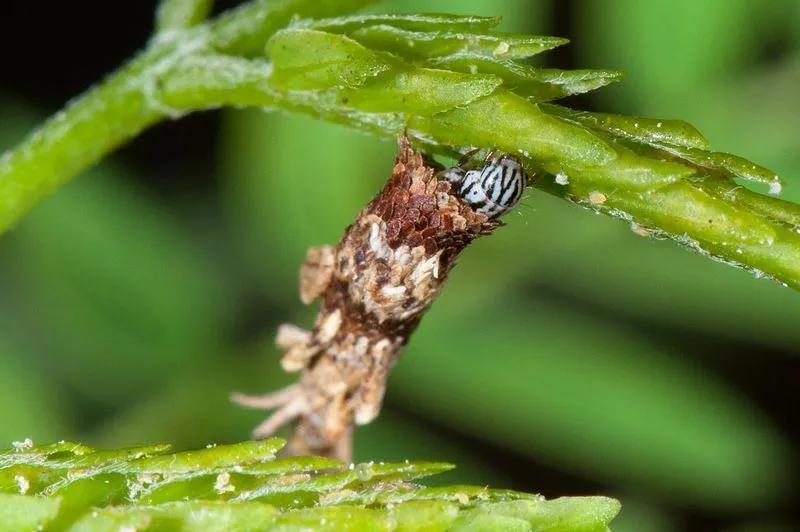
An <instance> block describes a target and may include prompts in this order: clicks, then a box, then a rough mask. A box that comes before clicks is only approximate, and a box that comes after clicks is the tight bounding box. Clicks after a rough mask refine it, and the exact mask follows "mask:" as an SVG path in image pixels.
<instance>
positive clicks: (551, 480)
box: [0, 0, 800, 531]
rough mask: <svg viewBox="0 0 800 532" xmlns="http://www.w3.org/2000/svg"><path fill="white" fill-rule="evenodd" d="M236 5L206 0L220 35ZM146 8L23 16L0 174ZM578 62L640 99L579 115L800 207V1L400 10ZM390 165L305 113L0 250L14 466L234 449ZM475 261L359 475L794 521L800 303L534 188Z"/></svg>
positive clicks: (156, 157)
mask: <svg viewBox="0 0 800 532" xmlns="http://www.w3.org/2000/svg"><path fill="white" fill-rule="evenodd" d="M234 3H235V2H232V1H229V2H218V4H219V9H222V8H224V7H229V6H230V5H233V4H234ZM153 9H154V2H123V3H114V4H113V7H112V4H110V3H108V2H102V1H99V0H93V1H85V2H57V1H55V0H48V1H44V0H42V1H39V2H35V3H32V2H23V1H18V2H15V1H9V2H4V3H3V10H2V11H3V12H2V14H0V57H2V68H0V148H5V147H8V146H10V145H12V144H13V143H14V142H15V141H17V140H19V139H20V138H21V136H22V135H23V134H24V132H25V131H26V130H27V129H28V128H29V127H30V126H31V124H33V123H35V122H36V120H38V119H40V118H41V117H42V116H45V115H46V114H48V113H51V112H53V111H55V110H56V109H58V108H59V107H60V106H61V105H62V104H63V103H64V102H65V101H66V100H67V99H69V98H70V97H71V96H74V95H76V94H78V93H79V92H80V91H81V90H83V89H84V88H86V87H87V86H89V85H90V84H91V83H92V82H94V81H96V80H98V79H99V78H100V77H101V76H102V75H103V74H104V73H106V72H108V71H110V70H111V69H113V68H114V66H116V65H118V64H119V63H120V62H121V61H123V60H124V59H125V58H126V57H128V56H130V54H132V53H133V52H135V51H136V50H137V49H138V48H139V47H141V46H142V44H143V43H144V41H145V39H146V38H147V36H148V34H149V31H150V26H151V19H152V12H153ZM376 10H388V11H394V12H410V11H429V12H430V11H436V12H456V13H464V14H485V15H498V14H499V15H503V16H504V18H505V20H504V22H503V28H504V29H507V30H513V31H525V32H536V33H544V34H554V35H560V36H566V37H569V38H571V39H572V41H573V44H571V45H570V46H568V47H565V48H563V49H560V50H557V51H555V52H553V53H550V54H548V55H546V56H543V57H542V58H541V59H539V63H540V64H543V65H550V66H558V67H562V68H580V67H584V68H586V67H608V68H617V69H621V70H624V71H625V72H626V74H627V79H626V80H625V81H623V82H622V83H621V84H618V85H616V86H612V87H609V88H606V89H603V90H601V91H599V92H597V93H596V94H592V95H590V96H588V97H580V98H576V99H573V100H572V101H570V102H568V103H569V104H571V105H575V106H578V107H581V108H584V109H589V110H604V111H615V112H623V113H629V114H640V115H644V116H653V117H661V118H683V119H686V120H689V121H690V122H692V123H694V124H695V125H696V126H698V127H699V128H700V129H701V130H702V131H703V132H704V133H706V134H707V136H708V137H709V139H710V140H711V142H712V144H713V146H714V147H715V149H719V150H723V151H732V152H735V153H738V154H741V155H744V156H746V157H749V158H752V159H753V160H755V161H757V162H759V163H762V164H764V165H766V166H768V167H770V168H772V169H774V170H776V171H777V172H778V173H779V174H780V175H781V176H782V177H784V178H785V179H786V181H787V182H788V187H787V189H786V192H785V195H786V196H787V197H788V198H790V199H793V200H800V133H798V125H799V124H800V3H799V2H797V1H796V0H785V1H783V0H772V1H770V2H756V1H752V0H713V1H712V0H704V1H703V2H697V1H694V0H681V1H678V0H670V1H667V0H659V1H650V2H641V1H638V0H608V1H599V0H596V1H588V0H587V1H578V0H573V1H565V0H561V1H557V0H553V1H544V0H540V1H527V0H425V1H422V0H397V1H393V2H385V3H384V4H382V5H381V6H380V7H379V8H378V9H376ZM393 155H394V146H393V145H392V144H391V143H387V142H381V141H379V140H376V139H373V138H370V137H366V136H362V135H359V134H356V133H353V132H351V131H348V130H346V129H343V128H341V127H338V126H333V125H329V124H323V123H317V122H314V121H312V120H309V119H307V118H303V117H296V116H286V115H278V114H265V113H262V112H259V111H255V110H248V111H224V112H221V113H205V114H199V115H194V116H190V117H187V118H185V119H183V120H181V121H178V122H174V123H169V124H163V125H160V126H158V127H157V128H155V129H153V130H151V131H149V132H147V133H145V134H144V135H142V136H141V137H140V138H137V139H136V140H134V141H133V142H132V143H131V144H130V145H128V146H127V147H125V148H123V149H122V150H120V151H119V152H118V153H116V154H115V155H113V156H112V157H111V158H110V159H109V160H107V161H105V162H103V163H102V164H101V165H99V166H98V167H97V168H95V169H93V170H91V171H90V172H87V174H86V175H84V176H82V177H80V178H79V179H77V180H76V181H74V182H72V183H70V184H69V185H67V186H65V187H64V188H62V189H61V190H59V191H58V193H57V194H55V195H54V196H52V197H51V198H49V199H47V200H46V201H45V202H44V203H43V204H41V205H40V206H39V207H37V208H36V209H35V211H34V212H33V213H32V214H31V215H30V216H28V217H27V218H26V219H25V220H24V221H23V222H22V223H20V224H19V225H18V226H17V227H16V228H15V230H13V231H12V232H10V233H8V234H6V235H4V236H3V237H2V239H0V441H2V442H5V444H8V443H10V442H11V441H12V440H18V439H22V438H24V437H31V438H33V439H34V440H36V441H42V442H44V441H51V440H59V439H64V438H66V439H80V440H83V441H85V442H87V443H90V444H95V445H101V446H121V445H133V444H140V443H146V442H157V441H168V442H173V443H174V444H175V445H176V447H178V448H185V447H197V446H201V445H204V444H206V443H208V442H230V441H237V440H241V439H244V438H246V437H247V435H248V432H249V429H250V428H251V427H252V426H253V425H254V424H256V423H257V422H258V421H260V419H261V414H260V413H258V412H253V411H244V410H240V409H238V408H235V407H233V406H231V405H230V404H229V403H228V402H227V395H228V392H229V391H231V390H244V391H251V392H257V391H266V390H270V389H273V388H276V387H278V386H280V385H282V384H284V383H286V382H288V380H287V377H286V376H285V375H283V374H282V372H281V371H280V369H279V365H278V353H277V351H276V349H275V348H274V347H273V345H272V336H273V333H274V331H275V329H276V327H277V326H278V324H280V323H281V322H284V321H291V322H295V323H300V324H309V323H310V322H311V320H312V317H313V312H314V311H313V309H308V308H303V307H302V306H301V304H300V303H299V301H298V297H297V293H296V291H297V290H296V285H297V283H296V275H297V267H298V265H299V263H300V262H301V260H302V257H303V255H304V251H305V249H306V248H307V247H308V246H310V245H315V244H321V243H329V242H334V241H336V240H337V239H338V237H339V236H340V234H341V232H342V230H343V228H344V227H345V226H346V225H347V224H348V223H349V222H350V221H351V220H352V218H353V217H354V215H355V213H356V212H357V210H358V209H359V208H360V207H361V206H363V205H364V204H365V202H366V201H367V200H368V199H369V198H370V197H371V196H372V194H373V193H374V192H375V191H376V190H377V189H378V187H379V186H380V185H381V184H382V182H383V180H384V178H385V177H386V176H387V175H388V172H389V170H390V168H391V165H392V158H393ZM507 221H508V226H507V227H505V228H504V229H503V230H501V231H499V232H498V233H497V234H496V235H495V236H493V237H492V238H489V239H486V240H484V241H479V242H477V243H476V244H475V245H474V246H472V247H471V248H470V249H469V250H467V251H466V253H464V255H463V257H462V259H461V262H460V264H459V266H458V267H457V268H456V269H455V270H454V271H453V274H452V277H451V281H450V283H449V285H448V287H447V289H446V290H445V292H444V295H443V296H442V297H441V299H440V300H439V301H438V302H437V303H436V304H435V305H434V308H433V310H432V311H431V312H430V314H429V315H428V316H427V317H426V318H425V319H424V320H423V323H422V326H421V327H420V329H419V332H418V334H417V335H416V336H415V337H414V338H413V340H412V342H411V344H410V345H409V347H408V349H407V351H406V353H405V355H404V357H403V358H402V360H401V362H400V364H399V365H398V367H397V368H396V371H395V372H394V374H393V375H392V377H391V381H390V387H389V392H388V397H387V405H386V409H385V411H384V413H383V415H382V416H381V417H380V419H379V420H378V421H377V422H375V423H374V424H372V425H370V426H368V427H364V428H361V429H359V430H358V432H357V434H356V455H357V458H358V459H362V460H368V459H376V460H377V459H383V460H391V459H404V458H411V459H437V460H449V461H454V462H456V463H457V464H458V465H459V469H458V470H457V471H456V472H453V473H449V474H448V475H445V476H443V477H442V479H441V482H448V483H454V482H470V483H478V484H491V485H495V486H505V487H513V488H518V489H523V490H528V491H536V492H541V493H543V494H545V495H547V496H549V497H554V496H560V495H567V494H570V495H572V494H589V493H605V494H610V495H614V496H617V497H620V498H621V499H622V500H623V502H624V510H623V512H622V515H621V517H620V518H619V520H618V521H617V522H616V527H615V530H625V531H628V530H630V531H633V530H646V531H647V530H654V531H670V530H736V531H745V530H792V529H794V528H793V525H795V524H797V522H798V520H797V518H798V513H797V505H798V503H800V496H799V495H798V474H797V473H798V443H800V420H798V400H797V395H798V382H800V344H799V343H798V340H800V325H799V324H800V294H798V293H796V292H793V291H791V290H789V289H785V288H782V287H779V286H777V285H775V284H772V283H770V282H767V281H763V280H756V279H754V278H753V277H752V276H751V275H750V274H748V273H746V272H743V271H738V270H734V269H732V268H729V267H726V266H724V265H721V264H717V263H714V262H711V261H709V260H707V259H704V258H702V257H700V256H697V255H694V254H692V253H691V252H689V251H687V250H685V249H681V248H679V247H678V246H676V245H675V244H673V243H671V242H665V241H655V240H650V239H643V238H641V237H638V236H636V235H634V234H633V233H632V232H631V231H630V228H629V227H628V226H627V225H625V224H624V223H622V222H620V221H617V220H612V219H608V218H606V217H601V216H596V215H594V214H592V213H590V212H588V211H584V210H581V209H579V208H578V207H575V206H571V205H569V204H567V203H564V202H562V201H560V200H557V199H554V198H552V197H549V196H547V195H546V194H543V193H541V192H537V191H531V192H530V193H529V194H528V195H527V198H526V199H525V201H524V205H523V206H522V207H521V208H520V209H519V214H514V215H511V216H509V219H508V220H507Z"/></svg>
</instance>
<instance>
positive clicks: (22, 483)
mask: <svg viewBox="0 0 800 532" xmlns="http://www.w3.org/2000/svg"><path fill="white" fill-rule="evenodd" d="M14 482H16V483H17V486H18V487H19V494H20V495H25V494H26V493H28V490H29V489H30V488H31V483H30V482H28V479H27V478H25V477H23V476H22V475H17V476H15V477H14Z"/></svg>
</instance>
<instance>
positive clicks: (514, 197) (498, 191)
mask: <svg viewBox="0 0 800 532" xmlns="http://www.w3.org/2000/svg"><path fill="white" fill-rule="evenodd" d="M476 151H477V150H476ZM474 153H475V151H472V152H470V153H468V154H467V155H465V156H464V158H463V159H462V160H461V161H460V162H459V164H458V166H454V167H452V168H449V169H447V170H445V171H444V172H442V174H441V177H442V178H443V179H446V180H447V181H449V182H450V183H452V184H453V192H454V193H455V194H456V195H458V196H459V197H460V198H461V199H462V200H464V201H465V202H467V203H468V204H469V205H470V206H471V207H472V209H473V210H475V211H476V212H481V213H483V214H485V215H486V216H488V217H489V218H498V217H500V216H502V215H504V214H505V213H507V212H508V211H510V210H511V209H513V208H514V206H515V205H516V204H517V202H518V201H519V200H520V198H521V197H522V192H523V190H524V189H525V187H526V186H527V185H528V174H527V173H526V172H525V170H524V169H523V168H522V164H520V162H519V160H517V159H516V158H515V157H513V156H511V155H508V154H506V153H498V152H495V151H491V152H489V154H488V155H487V156H486V159H484V161H483V165H482V166H481V167H480V168H475V169H468V168H467V167H466V166H465V164H466V161H467V160H468V159H469V157H471V156H472V155H473V154H474Z"/></svg>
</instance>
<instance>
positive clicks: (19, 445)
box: [11, 438, 33, 451]
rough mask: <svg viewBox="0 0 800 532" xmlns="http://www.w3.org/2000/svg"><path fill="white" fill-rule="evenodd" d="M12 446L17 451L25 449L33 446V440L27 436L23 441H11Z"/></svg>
mask: <svg viewBox="0 0 800 532" xmlns="http://www.w3.org/2000/svg"><path fill="white" fill-rule="evenodd" d="M11 446H12V447H14V450H15V451H24V450H25V449H30V448H32V447H33V440H32V439H30V438H25V439H24V440H22V441H15V442H11Z"/></svg>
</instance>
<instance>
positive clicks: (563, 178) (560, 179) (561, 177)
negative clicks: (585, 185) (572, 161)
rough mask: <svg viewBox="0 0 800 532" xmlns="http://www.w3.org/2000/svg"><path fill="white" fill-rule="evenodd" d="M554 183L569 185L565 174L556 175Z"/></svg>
mask: <svg viewBox="0 0 800 532" xmlns="http://www.w3.org/2000/svg"><path fill="white" fill-rule="evenodd" d="M556 183H558V184H559V185H569V177H567V174H564V173H561V172H559V173H557V174H556Z"/></svg>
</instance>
